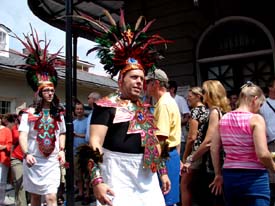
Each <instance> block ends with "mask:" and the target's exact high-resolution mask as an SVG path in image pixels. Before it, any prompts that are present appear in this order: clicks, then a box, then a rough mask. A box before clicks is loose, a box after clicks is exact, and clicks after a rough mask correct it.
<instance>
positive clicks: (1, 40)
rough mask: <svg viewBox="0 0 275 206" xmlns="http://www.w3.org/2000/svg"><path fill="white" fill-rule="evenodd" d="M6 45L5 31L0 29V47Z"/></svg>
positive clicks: (2, 47) (3, 47)
mask: <svg viewBox="0 0 275 206" xmlns="http://www.w3.org/2000/svg"><path fill="white" fill-rule="evenodd" d="M5 46H6V33H5V32H2V31H0V49H5Z"/></svg>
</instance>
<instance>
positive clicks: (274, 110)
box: [266, 100, 275, 113]
mask: <svg viewBox="0 0 275 206" xmlns="http://www.w3.org/2000/svg"><path fill="white" fill-rule="evenodd" d="M266 103H267V104H268V106H269V107H270V108H271V109H272V110H273V112H274V113H275V109H274V108H273V107H272V106H271V104H270V103H269V102H268V101H267V100H266Z"/></svg>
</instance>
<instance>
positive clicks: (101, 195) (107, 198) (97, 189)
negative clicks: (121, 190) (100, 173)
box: [93, 183, 115, 206]
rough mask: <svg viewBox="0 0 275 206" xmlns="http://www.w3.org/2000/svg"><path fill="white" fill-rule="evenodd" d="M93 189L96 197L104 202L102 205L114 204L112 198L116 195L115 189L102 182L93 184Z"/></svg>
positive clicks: (110, 205)
mask: <svg viewBox="0 0 275 206" xmlns="http://www.w3.org/2000/svg"><path fill="white" fill-rule="evenodd" d="M93 191H94V195H95V198H96V199H97V200H98V201H99V202H100V203H101V204H102V205H109V206H112V205H113V203H112V200H113V198H114V196H115V193H114V192H113V190H111V189H110V187H109V186H108V185H107V184H105V183H100V184H97V185H95V186H93Z"/></svg>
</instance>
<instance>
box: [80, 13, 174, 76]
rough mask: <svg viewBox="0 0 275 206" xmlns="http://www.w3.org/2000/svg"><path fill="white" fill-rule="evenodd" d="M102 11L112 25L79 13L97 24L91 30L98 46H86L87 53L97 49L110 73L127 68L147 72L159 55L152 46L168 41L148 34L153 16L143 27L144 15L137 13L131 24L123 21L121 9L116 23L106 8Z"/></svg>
mask: <svg viewBox="0 0 275 206" xmlns="http://www.w3.org/2000/svg"><path fill="white" fill-rule="evenodd" d="M104 13H105V15H106V16H107V17H108V20H109V21H110V24H111V27H108V26H106V25H105V24H104V23H102V22H101V21H99V20H95V19H93V18H91V17H89V16H85V15H82V16H80V18H83V19H86V20H87V21H89V22H91V23H92V24H93V25H95V27H96V28H98V29H97V30H95V29H94V30H93V31H94V32H95V34H96V36H97V38H96V39H95V42H96V43H97V46H95V47H94V48H92V49H90V50H88V52H87V55H88V54H89V53H91V52H93V51H98V57H99V58H100V59H101V63H102V64H103V65H104V69H105V70H106V72H107V73H109V74H111V77H113V76H115V75H117V74H118V73H119V72H121V73H122V74H123V73H124V72H126V71H128V70H130V69H141V70H144V71H145V73H146V72H147V71H148V70H149V69H151V68H152V66H153V65H154V64H155V63H156V61H157V60H158V59H160V54H159V53H158V52H157V50H156V48H155V46H156V45H160V44H164V45H165V47H166V43H170V42H171V41H168V40H165V39H163V38H162V37H161V36H160V35H158V34H153V35H149V34H147V31H148V29H149V27H150V26H151V25H152V23H153V22H154V21H155V20H152V21H150V22H148V23H145V24H144V26H143V27H142V26H141V24H142V22H143V21H144V17H143V16H140V17H139V18H138V20H137V22H136V24H135V26H134V27H133V26H131V25H129V24H126V23H125V20H124V12H123V10H121V12H120V20H119V22H118V23H116V22H115V20H114V19H113V18H112V16H111V15H110V13H109V12H108V11H107V10H104ZM121 73H120V75H121Z"/></svg>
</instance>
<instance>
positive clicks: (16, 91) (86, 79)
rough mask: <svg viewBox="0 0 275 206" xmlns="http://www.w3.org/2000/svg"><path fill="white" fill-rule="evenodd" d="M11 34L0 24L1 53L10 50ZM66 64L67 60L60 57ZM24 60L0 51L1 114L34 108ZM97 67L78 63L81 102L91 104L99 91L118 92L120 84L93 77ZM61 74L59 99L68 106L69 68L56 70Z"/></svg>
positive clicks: (101, 92) (100, 77) (82, 62)
mask: <svg viewBox="0 0 275 206" xmlns="http://www.w3.org/2000/svg"><path fill="white" fill-rule="evenodd" d="M10 32H11V30H10V29H9V28H7V27H6V26H4V25H3V24H0V50H5V51H8V50H9V42H10V38H9V33H10ZM60 59H61V60H62V61H64V62H65V58H64V57H62V56H60ZM22 64H24V59H23V58H22V57H20V56H18V55H14V54H11V53H8V52H4V51H0V114H5V113H15V112H18V111H19V110H20V109H22V108H25V107H27V106H28V105H30V104H32V102H33V98H34V92H33V90H32V89H31V87H30V86H29V85H28V84H27V81H26V78H25V74H26V71H25V70H23V69H21V68H20V65H22ZM90 67H94V65H93V64H91V63H89V62H85V61H81V60H78V62H77V68H78V69H77V86H76V87H77V98H78V99H79V100H80V101H81V102H83V103H84V104H86V103H87V96H88V94H89V93H90V92H93V91H97V92H99V93H100V94H101V95H103V96H104V95H107V94H109V93H111V92H113V91H114V90H116V89H117V82H116V81H114V80H112V79H110V78H109V77H105V76H99V75H95V74H91V73H89V72H88V71H89V68H90ZM56 69H57V71H58V77H59V80H58V85H57V88H56V93H57V96H58V97H59V98H60V101H61V102H66V101H65V97H66V90H65V72H66V70H65V67H61V68H56Z"/></svg>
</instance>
